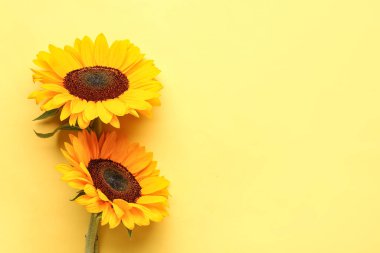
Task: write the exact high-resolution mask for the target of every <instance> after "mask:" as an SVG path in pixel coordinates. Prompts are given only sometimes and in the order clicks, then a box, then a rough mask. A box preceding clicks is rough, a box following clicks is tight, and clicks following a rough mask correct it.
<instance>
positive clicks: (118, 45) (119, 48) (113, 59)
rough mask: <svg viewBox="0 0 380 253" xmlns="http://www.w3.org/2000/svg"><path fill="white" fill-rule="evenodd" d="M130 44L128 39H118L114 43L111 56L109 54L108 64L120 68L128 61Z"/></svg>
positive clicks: (110, 52)
mask: <svg viewBox="0 0 380 253" xmlns="http://www.w3.org/2000/svg"><path fill="white" fill-rule="evenodd" d="M129 45H130V42H129V41H128V40H123V41H120V40H117V41H115V42H114V43H112V45H111V47H110V50H109V56H108V66H110V67H114V68H116V69H120V67H121V66H122V65H123V63H124V62H125V61H126V58H127V57H126V55H127V49H128V47H129Z"/></svg>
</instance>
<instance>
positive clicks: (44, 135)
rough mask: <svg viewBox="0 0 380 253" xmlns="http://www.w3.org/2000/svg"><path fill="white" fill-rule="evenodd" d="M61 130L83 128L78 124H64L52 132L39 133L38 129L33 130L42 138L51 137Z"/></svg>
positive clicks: (78, 129)
mask: <svg viewBox="0 0 380 253" xmlns="http://www.w3.org/2000/svg"><path fill="white" fill-rule="evenodd" d="M59 130H67V131H80V130H82V129H81V128H80V127H78V126H70V125H62V126H59V127H57V128H56V129H55V130H54V131H53V132H50V133H38V132H36V130H33V131H34V133H35V134H36V135H37V136H38V137H40V138H49V137H52V136H53V135H54V134H55V133H56V132H58V131H59Z"/></svg>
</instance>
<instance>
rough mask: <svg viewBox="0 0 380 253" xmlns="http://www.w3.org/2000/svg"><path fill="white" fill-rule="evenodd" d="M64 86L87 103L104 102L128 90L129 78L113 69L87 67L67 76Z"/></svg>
mask: <svg viewBox="0 0 380 253" xmlns="http://www.w3.org/2000/svg"><path fill="white" fill-rule="evenodd" d="M63 85H64V86H65V88H66V89H67V90H68V91H69V92H70V94H72V95H74V96H77V97H79V98H82V99H86V100H87V101H102V100H107V99H112V98H116V97H118V96H120V95H121V94H123V93H124V92H125V91H126V90H128V88H129V85H128V78H127V77H126V76H125V75H124V74H123V73H122V72H121V71H120V70H118V69H115V68H111V67H102V66H94V67H85V68H81V69H76V70H73V71H71V72H69V73H67V74H66V76H65V78H64V80H63Z"/></svg>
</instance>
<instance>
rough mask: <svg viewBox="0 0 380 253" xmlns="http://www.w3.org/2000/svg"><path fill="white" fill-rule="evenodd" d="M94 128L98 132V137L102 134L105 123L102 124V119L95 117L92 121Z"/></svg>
mask: <svg viewBox="0 0 380 253" xmlns="http://www.w3.org/2000/svg"><path fill="white" fill-rule="evenodd" d="M92 130H93V131H94V132H95V133H96V135H97V136H98V138H99V137H100V135H101V134H102V131H103V124H102V121H101V120H100V119H99V118H96V119H94V121H93V122H92Z"/></svg>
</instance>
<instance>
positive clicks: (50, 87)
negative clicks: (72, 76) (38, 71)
mask: <svg viewBox="0 0 380 253" xmlns="http://www.w3.org/2000/svg"><path fill="white" fill-rule="evenodd" d="M41 88H43V89H45V90H50V91H55V92H58V93H68V90H66V89H65V88H64V87H63V86H61V85H59V84H53V83H45V84H41Z"/></svg>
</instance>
